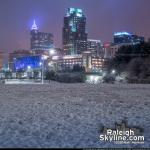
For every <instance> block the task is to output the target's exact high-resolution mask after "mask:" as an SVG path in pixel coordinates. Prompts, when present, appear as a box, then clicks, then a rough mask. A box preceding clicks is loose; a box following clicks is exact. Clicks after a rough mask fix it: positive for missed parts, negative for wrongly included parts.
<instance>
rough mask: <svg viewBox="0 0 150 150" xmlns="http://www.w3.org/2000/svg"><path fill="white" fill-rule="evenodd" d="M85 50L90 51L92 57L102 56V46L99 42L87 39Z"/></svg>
mask: <svg viewBox="0 0 150 150" xmlns="http://www.w3.org/2000/svg"><path fill="white" fill-rule="evenodd" d="M87 50H88V51H90V52H91V53H92V55H93V56H101V57H103V56H104V51H103V46H102V43H101V41H100V40H94V39H88V40H87Z"/></svg>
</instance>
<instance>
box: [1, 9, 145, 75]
mask: <svg viewBox="0 0 150 150" xmlns="http://www.w3.org/2000/svg"><path fill="white" fill-rule="evenodd" d="M86 24H87V21H86V16H85V14H84V12H83V11H82V9H76V8H68V10H67V13H66V15H65V17H64V22H63V29H62V45H63V46H62V49H60V48H56V47H55V46H54V36H53V34H51V33H44V32H40V31H39V28H38V26H37V25H36V22H35V21H34V22H33V25H32V27H31V31H30V37H31V38H30V50H16V51H14V52H12V53H10V54H9V63H8V64H9V70H11V71H12V72H28V71H30V72H32V71H38V72H39V76H40V70H41V68H43V67H44V69H45V70H47V69H48V70H50V69H53V70H55V71H63V70H69V69H72V68H73V66H74V65H79V66H82V67H84V68H85V70H86V72H99V71H101V70H104V69H105V68H106V66H107V61H108V60H109V59H111V58H113V57H114V56H115V54H116V52H117V51H118V49H119V48H120V47H121V46H123V45H134V44H138V43H141V42H144V38H143V37H139V36H137V35H134V34H131V33H128V32H117V33H114V41H113V42H111V43H104V44H103V43H102V42H101V41H100V40H97V39H92V38H89V36H88V32H87V28H86ZM1 59H2V53H0V67H1V68H2V65H1V64H2V63H1Z"/></svg>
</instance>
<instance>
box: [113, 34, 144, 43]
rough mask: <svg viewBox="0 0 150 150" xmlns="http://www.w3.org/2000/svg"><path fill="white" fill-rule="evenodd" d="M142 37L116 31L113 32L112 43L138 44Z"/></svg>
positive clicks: (142, 40)
mask: <svg viewBox="0 0 150 150" xmlns="http://www.w3.org/2000/svg"><path fill="white" fill-rule="evenodd" d="M144 40H145V39H144V37H140V36H137V35H134V34H131V33H128V32H116V33H114V44H123V43H125V44H126V43H131V44H139V43H142V42H144Z"/></svg>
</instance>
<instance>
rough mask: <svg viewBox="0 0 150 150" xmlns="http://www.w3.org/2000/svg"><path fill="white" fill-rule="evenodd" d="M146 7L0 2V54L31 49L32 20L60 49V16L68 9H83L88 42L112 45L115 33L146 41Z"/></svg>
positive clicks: (138, 2) (143, 0) (141, 3)
mask: <svg viewBox="0 0 150 150" xmlns="http://www.w3.org/2000/svg"><path fill="white" fill-rule="evenodd" d="M41 4H42V5H41ZM149 4H150V1H149V0H132V2H130V1H129V0H124V1H121V2H120V1H119V0H116V1H115V2H112V1H110V0H107V1H106V0H105V1H104V0H93V1H87V0H80V1H79V0H78V1H75V0H70V1H67V0H61V1H58V0H55V1H53V0H44V1H41V0H32V1H29V0H26V1H24V0H22V1H19V0H12V1H9V0H1V6H0V18H2V19H1V20H2V21H1V23H0V25H1V28H0V32H1V36H0V51H3V52H7V53H8V52H12V51H13V50H17V49H30V29H31V26H32V24H33V20H34V19H35V20H36V22H37V25H38V27H39V29H40V30H41V31H43V32H50V33H52V34H53V35H54V44H55V46H56V47H60V48H62V27H63V17H64V15H65V14H66V10H67V9H68V8H69V7H75V8H81V9H83V12H84V13H85V15H86V18H87V31H88V38H90V39H91V38H92V39H98V40H101V41H102V42H111V41H112V39H113V33H114V32H117V31H128V32H133V33H135V34H137V35H141V36H144V37H146V38H148V37H150V32H148V29H149V26H150V20H148V16H149V14H150V10H149V7H148V6H149ZM134 6H135V7H134ZM137 10H139V11H137ZM8 43H9V44H8Z"/></svg>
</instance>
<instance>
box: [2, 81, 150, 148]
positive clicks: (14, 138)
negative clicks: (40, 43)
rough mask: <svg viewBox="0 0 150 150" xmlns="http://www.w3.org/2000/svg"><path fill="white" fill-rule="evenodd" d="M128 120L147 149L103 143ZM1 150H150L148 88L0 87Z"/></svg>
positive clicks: (127, 85) (127, 86)
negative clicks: (105, 133) (105, 131)
mask: <svg viewBox="0 0 150 150" xmlns="http://www.w3.org/2000/svg"><path fill="white" fill-rule="evenodd" d="M124 118H126V120H128V124H129V125H132V126H134V125H136V126H139V127H142V128H144V134H145V144H144V145H142V144H141V145H113V144H111V143H104V142H100V141H99V135H100V130H101V128H102V126H106V127H114V124H115V122H118V123H120V122H121V121H122V120H124ZM0 147H51V148H52V147H56V148H57V147H61V148H63V147H71V148H73V147H84V148H88V147H89V148H93V147H94V148H99V147H113V148H114V147H150V85H130V84H118V85H117V84H115V85H111V84H99V85H89V84H59V83H50V84H49V85H3V84H0Z"/></svg>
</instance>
